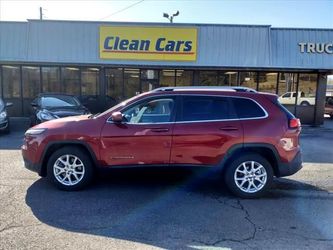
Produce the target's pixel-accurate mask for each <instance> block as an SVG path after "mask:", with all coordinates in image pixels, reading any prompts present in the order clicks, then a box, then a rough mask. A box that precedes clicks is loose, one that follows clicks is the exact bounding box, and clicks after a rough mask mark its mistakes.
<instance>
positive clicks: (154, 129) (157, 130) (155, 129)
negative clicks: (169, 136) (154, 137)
mask: <svg viewBox="0 0 333 250" xmlns="http://www.w3.org/2000/svg"><path fill="white" fill-rule="evenodd" d="M168 131H169V129H168V128H152V129H151V132H156V133H161V132H168Z"/></svg>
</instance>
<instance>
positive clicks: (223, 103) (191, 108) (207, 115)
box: [177, 96, 236, 121]
mask: <svg viewBox="0 0 333 250" xmlns="http://www.w3.org/2000/svg"><path fill="white" fill-rule="evenodd" d="M231 118H236V117H235V116H234V117H233V115H232V112H231V110H230V105H229V99H228V98H226V97H212V96H184V97H183V102H182V107H181V112H180V115H179V118H178V119H177V120H178V121H204V120H224V119H231Z"/></svg>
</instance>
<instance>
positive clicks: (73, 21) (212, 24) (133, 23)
mask: <svg viewBox="0 0 333 250" xmlns="http://www.w3.org/2000/svg"><path fill="white" fill-rule="evenodd" d="M29 22H55V23H92V24H102V25H103V24H108V25H112V24H115V25H138V26H141V25H152V26H168V27H169V26H178V27H180V26H199V27H200V26H217V27H221V26H224V27H228V26H229V27H261V28H270V29H272V30H321V31H333V27H332V28H313V27H309V28H307V27H306V28H305V27H273V26H272V25H269V24H228V23H172V24H171V23H167V22H118V21H89V20H56V19H44V20H39V19H27V21H0V24H1V23H29Z"/></svg>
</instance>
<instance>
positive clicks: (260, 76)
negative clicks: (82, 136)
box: [0, 20, 333, 125]
mask: <svg viewBox="0 0 333 250" xmlns="http://www.w3.org/2000/svg"><path fill="white" fill-rule="evenodd" d="M332 73H333V29H291V28H272V27H271V26H253V25H210V24H165V23H118V22H117V23H114V22H112V23H110V22H79V21H39V20H29V21H28V22H0V96H1V97H2V98H3V99H5V101H8V102H13V103H14V107H13V108H12V109H10V110H9V113H10V115H11V116H29V115H30V112H31V107H30V102H31V101H32V99H33V98H34V97H35V96H36V95H38V94H39V93H42V92H57V93H59V92H60V93H67V94H73V95H77V96H78V97H79V98H80V99H81V100H82V102H83V103H84V104H85V105H86V106H87V107H88V108H89V109H90V110H91V112H100V111H103V110H104V109H106V108H108V107H110V106H111V105H113V104H116V103H118V102H120V101H121V100H124V99H126V98H129V97H131V96H133V95H135V94H137V93H141V92H144V91H148V90H151V89H153V88H156V87H163V86H192V85H194V86H246V87H250V88H254V89H256V90H258V91H263V92H269V93H274V94H277V95H279V96H282V95H283V98H280V100H281V102H282V103H283V104H284V105H286V107H287V108H288V109H289V110H290V111H291V112H293V113H294V114H295V115H296V116H298V117H300V118H301V120H302V122H303V123H306V124H313V125H320V124H322V122H323V117H324V102H325V96H326V95H327V94H328V93H327V90H326V87H327V79H328V75H330V74H332ZM288 92H290V93H288Z"/></svg>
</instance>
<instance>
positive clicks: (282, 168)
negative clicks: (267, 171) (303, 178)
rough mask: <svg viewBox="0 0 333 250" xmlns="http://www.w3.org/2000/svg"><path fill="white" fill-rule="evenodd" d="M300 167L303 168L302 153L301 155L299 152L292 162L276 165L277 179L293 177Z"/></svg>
mask: <svg viewBox="0 0 333 250" xmlns="http://www.w3.org/2000/svg"><path fill="white" fill-rule="evenodd" d="M302 167H303V166H302V153H301V151H299V152H298V153H297V154H296V156H295V157H294V159H293V160H292V161H290V162H288V163H282V162H280V163H279V164H278V171H279V176H278V177H283V176H289V175H293V174H295V173H296V172H298V171H299V170H300V169H301V168H302Z"/></svg>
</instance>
